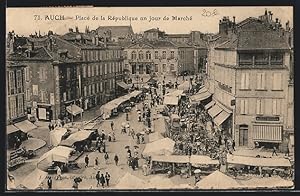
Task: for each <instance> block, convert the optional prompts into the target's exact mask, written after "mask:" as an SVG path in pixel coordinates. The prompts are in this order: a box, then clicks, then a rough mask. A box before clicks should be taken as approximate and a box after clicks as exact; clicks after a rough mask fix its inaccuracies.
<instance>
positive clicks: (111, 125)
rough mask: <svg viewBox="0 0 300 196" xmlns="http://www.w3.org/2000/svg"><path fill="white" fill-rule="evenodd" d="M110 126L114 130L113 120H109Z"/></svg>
mask: <svg viewBox="0 0 300 196" xmlns="http://www.w3.org/2000/svg"><path fill="white" fill-rule="evenodd" d="M110 127H111V130H114V121H111V123H110Z"/></svg>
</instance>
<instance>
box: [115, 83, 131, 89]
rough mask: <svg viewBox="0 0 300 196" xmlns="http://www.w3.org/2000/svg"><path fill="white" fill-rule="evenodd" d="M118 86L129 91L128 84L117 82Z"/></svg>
mask: <svg viewBox="0 0 300 196" xmlns="http://www.w3.org/2000/svg"><path fill="white" fill-rule="evenodd" d="M117 85H118V86H120V87H122V88H123V89H125V90H127V89H129V86H128V84H126V83H125V82H117Z"/></svg>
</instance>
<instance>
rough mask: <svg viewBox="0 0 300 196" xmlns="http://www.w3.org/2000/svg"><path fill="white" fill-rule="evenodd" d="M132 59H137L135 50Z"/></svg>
mask: <svg viewBox="0 0 300 196" xmlns="http://www.w3.org/2000/svg"><path fill="white" fill-rule="evenodd" d="M131 59H136V52H135V51H132V52H131Z"/></svg>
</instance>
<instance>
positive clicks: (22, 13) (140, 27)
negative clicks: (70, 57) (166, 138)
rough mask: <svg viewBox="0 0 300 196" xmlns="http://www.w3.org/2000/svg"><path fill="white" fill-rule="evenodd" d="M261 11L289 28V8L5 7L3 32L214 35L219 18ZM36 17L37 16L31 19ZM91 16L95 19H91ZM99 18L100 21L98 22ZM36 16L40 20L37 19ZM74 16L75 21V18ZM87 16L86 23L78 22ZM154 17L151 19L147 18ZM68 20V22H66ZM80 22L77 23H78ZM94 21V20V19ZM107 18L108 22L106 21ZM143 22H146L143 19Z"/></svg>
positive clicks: (25, 33) (257, 13) (239, 18)
mask: <svg viewBox="0 0 300 196" xmlns="http://www.w3.org/2000/svg"><path fill="white" fill-rule="evenodd" d="M265 9H267V10H268V11H272V12H273V19H274V20H275V18H279V20H280V21H281V23H282V25H283V27H285V23H286V21H288V20H289V21H290V25H291V26H292V25H293V7H291V6H289V7H288V6H280V7H279V6H277V7H275V6H273V7H265V6H264V7H131V8H129V7H45V8H7V9H6V31H7V32H9V31H12V30H14V31H15V33H16V34H18V35H20V36H21V35H24V36H28V35H30V34H34V33H35V32H39V31H40V32H41V34H42V35H43V34H44V33H47V32H48V31H49V30H52V31H53V32H55V33H57V34H64V33H66V32H67V31H68V29H69V28H73V29H75V26H78V28H79V31H84V30H85V27H86V26H89V29H90V30H93V29H96V28H97V27H99V26H123V25H130V24H131V26H132V28H133V31H134V32H135V33H140V32H142V31H145V30H148V29H150V28H159V29H160V30H163V31H165V32H166V33H169V34H172V33H189V32H190V31H201V32H203V33H216V32H218V23H219V20H220V19H222V17H223V16H229V18H230V19H231V20H232V17H233V16H235V18H236V19H235V20H236V22H239V21H242V20H244V19H246V18H248V17H258V16H260V15H263V14H264V13H265ZM35 15H37V16H35ZM50 15H63V16H64V19H65V20H46V19H47V18H46V17H47V16H50ZM93 16H96V17H98V20H93ZM101 16H102V19H101ZM122 16H124V17H126V16H127V17H132V20H131V21H129V20H128V18H125V20H122V21H120V20H119V21H115V20H112V19H113V17H122ZM174 16H177V17H178V18H179V17H181V18H182V17H183V18H184V19H185V20H174V19H173V17H174ZM38 17H40V19H41V20H38ZM76 17H77V19H76ZM82 17H85V19H87V18H86V17H89V19H88V20H82V19H83V18H82ZM149 17H153V18H155V20H151V21H150V19H149ZM68 18H69V19H68ZM80 19H81V20H80ZM94 19H95V18H94ZM108 19H110V20H108ZM143 19H146V20H143Z"/></svg>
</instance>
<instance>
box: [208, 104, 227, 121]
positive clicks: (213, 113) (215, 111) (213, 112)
mask: <svg viewBox="0 0 300 196" xmlns="http://www.w3.org/2000/svg"><path fill="white" fill-rule="evenodd" d="M222 111H223V110H222V108H220V106H218V105H214V106H213V107H212V108H210V109H209V110H208V114H209V115H210V116H211V117H212V118H214V117H215V116H217V115H218V114H220V113H221V112H222Z"/></svg>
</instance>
